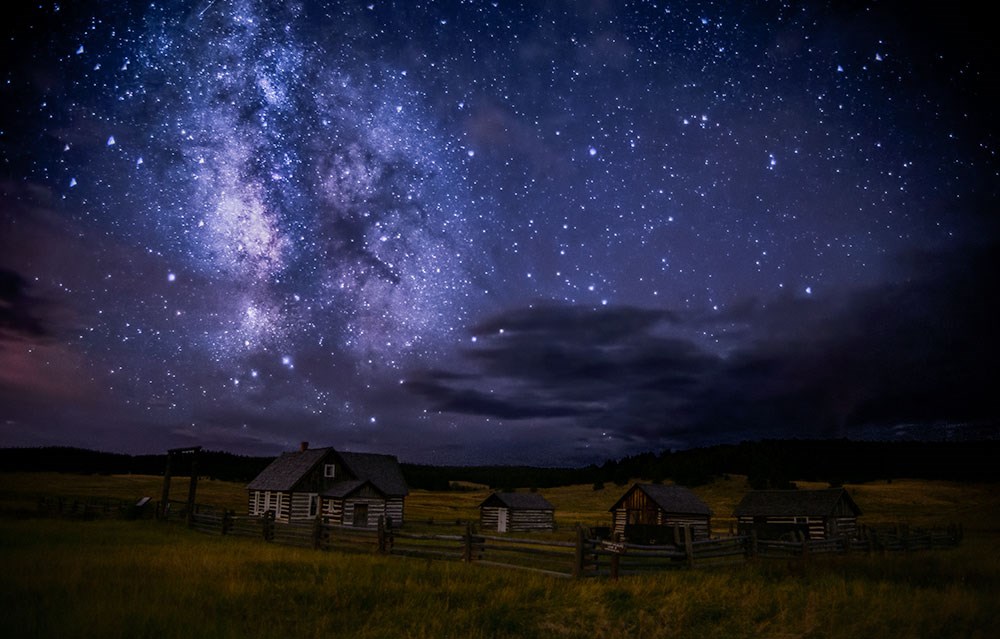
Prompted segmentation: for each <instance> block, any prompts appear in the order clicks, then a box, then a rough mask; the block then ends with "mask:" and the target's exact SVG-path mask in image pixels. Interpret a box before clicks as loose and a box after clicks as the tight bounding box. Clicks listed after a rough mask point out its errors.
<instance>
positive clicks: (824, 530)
mask: <svg viewBox="0 0 1000 639" xmlns="http://www.w3.org/2000/svg"><path fill="white" fill-rule="evenodd" d="M860 514H861V509H860V508H858V505H857V504H856V503H854V500H853V499H852V498H851V495H850V494H849V493H848V492H847V491H846V490H845V489H843V488H827V489H821V490H754V491H751V492H749V493H747V494H746V495H744V496H743V500H742V501H741V502H740V503H739V505H738V506H736V510H735V511H734V513H733V515H734V516H735V517H736V525H737V529H738V531H739V533H740V534H741V535H744V534H749V533H750V532H751V531H753V532H754V533H755V534H756V535H757V538H758V539H789V540H792V539H831V538H835V537H854V536H855V535H857V530H858V515H860Z"/></svg>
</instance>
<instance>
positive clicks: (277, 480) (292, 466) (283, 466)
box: [247, 448, 330, 491]
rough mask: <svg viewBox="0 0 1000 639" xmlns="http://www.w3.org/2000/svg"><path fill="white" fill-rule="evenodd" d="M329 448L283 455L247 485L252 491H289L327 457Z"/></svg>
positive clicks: (311, 449)
mask: <svg viewBox="0 0 1000 639" xmlns="http://www.w3.org/2000/svg"><path fill="white" fill-rule="evenodd" d="M329 451H330V449H329V448H310V449H307V450H302V451H295V452H294V453H282V454H281V456H280V457H278V458H277V459H275V460H274V461H273V462H271V463H270V464H269V465H268V466H267V468H265V469H264V470H262V471H261V473H260V474H259V475H257V476H256V477H254V479H253V481H251V482H250V483H249V484H247V488H248V489H250V490H283V491H288V490H291V489H292V488H294V487H295V484H297V483H298V482H299V480H300V479H302V478H303V477H304V476H305V475H306V473H308V472H309V471H310V470H312V468H313V466H315V465H316V464H318V463H319V462H320V460H321V459H323V458H324V457H326V455H327V453H328V452H329Z"/></svg>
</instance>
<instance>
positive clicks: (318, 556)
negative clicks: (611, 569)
mask: <svg viewBox="0 0 1000 639" xmlns="http://www.w3.org/2000/svg"><path fill="white" fill-rule="evenodd" d="M158 486H159V479H158V478H155V477H153V478H142V477H134V476H74V475H60V474H49V473H44V474H43V473H39V474H31V473H25V474H10V475H0V562H3V563H2V565H3V567H4V569H3V571H2V572H0V619H2V621H0V623H2V624H3V626H2V630H0V635H2V636H4V637H320V636H324V637H328V636H332V635H338V636H350V637H358V638H361V639H364V638H371V637H463V638H476V637H589V638H594V637H648V638H653V639H656V638H666V637H671V638H674V637H676V638H687V637H698V638H699V639H703V638H704V637H716V636H725V637H775V638H777V637H817V638H819V637H831V638H841V637H843V638H848V637H850V638H852V639H853V638H856V637H878V636H891V637H983V638H985V637H991V636H996V629H997V628H998V627H1000V612H998V610H1000V607H998V606H997V605H996V602H997V601H998V600H1000V553H998V552H997V548H998V547H1000V546H998V544H1000V525H998V524H1000V521H998V519H1000V508H998V505H1000V504H998V502H1000V498H998V497H996V496H994V491H993V489H994V486H991V485H965V484H956V483H952V482H924V481H917V480H895V481H893V482H891V483H888V482H879V483H870V484H861V485H850V486H848V490H850V491H851V492H852V494H853V495H854V497H855V499H856V500H857V501H858V502H859V504H860V505H861V507H862V508H863V509H864V510H865V515H864V517H863V520H868V521H873V522H883V523H894V522H896V521H900V520H902V521H910V522H911V523H913V524H914V525H931V524H935V525H944V524H947V523H951V522H961V523H963V525H964V527H965V530H966V538H965V540H964V541H963V543H962V544H961V545H960V546H959V547H958V548H954V549H947V550H934V551H922V552H913V553H890V554H885V555H879V554H875V555H871V556H869V555H864V554H860V553H858V554H851V555H847V556H822V557H812V558H810V559H809V560H808V561H804V560H802V559H793V560H787V561H786V560H756V561H753V562H751V563H748V564H737V565H732V566H727V567H718V568H697V569H694V570H676V571H670V572H662V573H655V574H648V575H642V576H635V577H628V578H623V579H621V580H619V581H611V580H608V579H600V580H595V579H589V580H579V581H573V580H564V579H556V578H551V577H546V576H542V575H533V574H528V573H524V572H519V571H514V570H505V569H497V568H491V567H487V566H480V565H475V564H473V565H466V564H462V563H448V562H439V561H428V560H421V559H409V558H402V557H381V556H375V555H350V554H342V553H337V552H318V551H313V550H306V549H296V548H289V547H285V546H278V545H275V544H268V543H265V542H262V541H259V540H255V539H242V538H232V537H219V536H211V535H204V534H199V533H196V532H193V531H190V530H188V529H187V528H185V527H183V526H182V525H180V524H176V523H173V524H163V523H159V522H154V521H117V520H110V521H108V520H105V521H70V520H52V519H24V518H14V517H10V516H7V517H3V516H2V515H3V514H5V513H6V514H9V513H12V512H18V513H20V514H24V513H25V512H27V511H23V510H20V509H17V508H15V509H11V508H10V504H11V503H13V504H18V503H22V504H32V503H33V501H32V500H33V499H34V498H35V496H36V495H37V494H38V493H39V492H44V493H46V494H51V495H77V496H81V497H84V496H91V495H95V496H102V497H112V498H121V499H133V498H135V497H137V496H139V495H142V494H145V495H149V494H150V491H149V488H150V487H152V488H158ZM804 486H806V487H808V486H807V485H804ZM824 486H825V485H824ZM203 488H204V492H203ZM175 490H177V491H178V493H179V494H181V495H183V494H186V482H185V481H184V480H183V479H181V478H179V479H178V480H176V483H175ZM624 490H625V487H620V486H613V485H609V486H607V487H606V488H605V489H604V490H598V491H595V490H593V487H592V486H589V485H588V486H568V487H562V488H555V489H545V490H543V491H541V492H542V493H543V494H544V495H545V496H546V498H548V499H549V500H550V501H551V502H552V503H553V504H554V505H555V506H556V507H557V509H558V510H557V513H559V514H558V515H557V517H558V521H559V524H560V531H558V532H557V533H555V534H565V533H566V531H569V530H572V527H573V526H574V525H575V524H576V523H584V524H603V525H607V523H608V522H609V521H610V518H609V515H608V513H607V509H608V507H610V505H611V504H612V503H614V501H615V500H616V499H617V498H618V497H619V496H620V495H621V494H622V493H623V492H624ZM744 490H745V480H744V479H743V478H740V477H730V478H728V479H724V480H719V481H717V482H714V483H713V484H710V485H707V486H704V487H699V488H697V489H696V492H698V494H699V495H700V496H701V497H702V498H703V499H705V500H706V501H707V502H708V503H709V505H710V506H711V507H712V508H713V510H715V512H716V513H720V512H725V511H726V510H727V509H728V510H731V507H732V505H735V503H736V501H738V499H739V497H740V496H741V495H742V492H743V491H744ZM487 494H488V492H487V491H486V490H485V489H480V490H478V491H469V492H448V493H432V492H427V491H414V492H413V494H412V495H411V497H410V498H409V499H408V501H407V516H408V518H409V519H410V521H411V522H414V523H416V522H415V519H416V518H434V519H436V520H439V521H446V520H448V519H449V518H450V519H463V520H465V519H472V520H474V519H475V518H476V517H477V516H478V511H477V508H476V507H477V506H478V503H479V502H480V501H482V499H483V498H485V496H486V495H487ZM244 495H245V492H244V489H243V486H242V485H239V484H231V485H226V482H205V481H202V482H199V499H198V501H199V502H204V501H206V499H203V496H204V497H205V498H207V499H211V500H214V501H215V502H216V504H217V505H219V506H223V507H229V508H233V509H235V510H237V511H238V512H239V511H240V510H241V509H242V508H245V506H244V504H245V501H244ZM152 496H154V498H155V497H156V496H157V493H155V492H154V493H153V495H152ZM407 527H410V524H409V523H408V524H407Z"/></svg>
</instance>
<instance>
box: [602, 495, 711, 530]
mask: <svg viewBox="0 0 1000 639" xmlns="http://www.w3.org/2000/svg"><path fill="white" fill-rule="evenodd" d="M610 511H611V513H612V515H611V517H612V533H613V534H614V535H615V536H616V537H621V538H624V539H626V540H628V541H631V542H633V543H650V542H653V543H670V542H671V541H672V540H677V539H679V538H680V537H679V535H678V532H679V531H685V530H687V531H690V534H691V539H692V540H697V539H708V538H709V536H710V534H711V529H712V526H711V522H712V511H711V509H709V507H708V505H707V504H706V503H705V502H703V501H702V500H701V499H699V498H698V496H697V495H695V494H694V493H693V492H691V491H690V490H689V489H687V488H685V487H683V486H664V485H661V484H634V485H633V486H632V487H631V488H629V489H628V491H626V492H625V494H624V495H622V497H621V499H619V500H618V501H617V502H615V505H614V506H612V507H611V508H610Z"/></svg>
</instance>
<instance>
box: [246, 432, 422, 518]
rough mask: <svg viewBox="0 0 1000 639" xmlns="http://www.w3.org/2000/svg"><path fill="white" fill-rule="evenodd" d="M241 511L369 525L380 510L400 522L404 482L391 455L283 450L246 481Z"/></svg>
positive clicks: (306, 448)
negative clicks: (244, 499)
mask: <svg viewBox="0 0 1000 639" xmlns="http://www.w3.org/2000/svg"><path fill="white" fill-rule="evenodd" d="M247 492H248V497H249V501H248V506H247V512H249V513H250V514H251V515H263V514H264V513H266V512H268V511H271V512H273V513H274V520H275V521H281V522H291V521H301V520H307V519H315V518H316V516H317V515H319V514H322V516H323V518H324V520H326V521H328V522H329V523H333V524H338V525H342V526H354V527H358V528H375V527H377V526H378V520H379V517H382V516H385V517H386V519H387V520H389V521H391V523H392V525H393V526H400V525H402V523H403V505H404V501H405V499H406V496H407V495H408V494H409V492H410V491H409V488H408V487H407V485H406V480H405V479H404V478H403V473H402V471H401V470H400V468H399V462H398V461H397V460H396V458H395V457H393V456H391V455H375V454H370V453H351V452H338V451H336V450H334V449H333V448H309V444H308V443H307V442H303V443H302V446H301V447H300V449H299V450H298V451H295V452H290V453H283V454H282V455H281V456H280V457H278V458H277V459H275V460H274V461H273V462H271V464H270V465H269V466H268V467H267V468H265V469H264V470H263V471H261V473H260V474H259V475H257V477H256V478H254V480H253V481H251V482H250V483H249V484H248V485H247Z"/></svg>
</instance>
